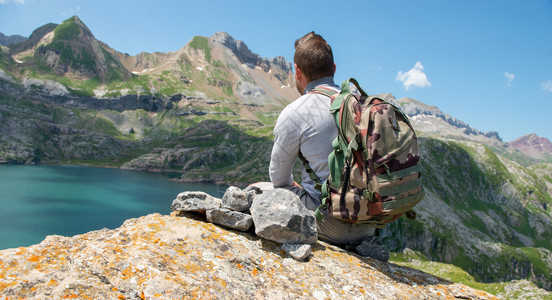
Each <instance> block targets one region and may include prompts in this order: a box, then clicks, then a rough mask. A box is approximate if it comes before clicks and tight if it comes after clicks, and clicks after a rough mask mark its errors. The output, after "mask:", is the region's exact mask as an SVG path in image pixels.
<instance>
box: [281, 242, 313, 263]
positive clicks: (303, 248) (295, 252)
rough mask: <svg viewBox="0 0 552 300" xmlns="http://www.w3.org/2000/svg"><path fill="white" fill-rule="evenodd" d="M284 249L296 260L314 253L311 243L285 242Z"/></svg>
mask: <svg viewBox="0 0 552 300" xmlns="http://www.w3.org/2000/svg"><path fill="white" fill-rule="evenodd" d="M282 250H284V251H285V252H286V253H287V254H288V255H289V256H291V257H293V258H294V259H296V260H299V261H303V260H305V259H307V258H308V257H309V256H310V255H311V254H312V246H311V245H309V244H289V243H286V244H283V245H282Z"/></svg>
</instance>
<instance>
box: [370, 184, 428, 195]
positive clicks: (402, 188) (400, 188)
mask: <svg viewBox="0 0 552 300" xmlns="http://www.w3.org/2000/svg"><path fill="white" fill-rule="evenodd" d="M418 186H420V182H419V181H418V180H412V181H409V182H405V183H403V184H400V185H395V186H390V187H385V188H380V195H381V196H382V197H383V196H389V195H398V194H402V193H404V192H408V191H410V190H411V189H414V188H416V187H418Z"/></svg>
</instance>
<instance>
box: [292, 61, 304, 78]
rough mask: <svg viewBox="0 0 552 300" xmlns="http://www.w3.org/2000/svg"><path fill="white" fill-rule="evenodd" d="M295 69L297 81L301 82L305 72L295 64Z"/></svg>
mask: <svg viewBox="0 0 552 300" xmlns="http://www.w3.org/2000/svg"><path fill="white" fill-rule="evenodd" d="M293 67H294V68H295V79H296V80H300V79H301V78H303V71H301V69H299V67H297V64H293Z"/></svg>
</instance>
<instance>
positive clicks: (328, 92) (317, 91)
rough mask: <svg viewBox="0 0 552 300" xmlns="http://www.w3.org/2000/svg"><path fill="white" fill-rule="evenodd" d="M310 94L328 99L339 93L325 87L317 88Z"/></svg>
mask: <svg viewBox="0 0 552 300" xmlns="http://www.w3.org/2000/svg"><path fill="white" fill-rule="evenodd" d="M309 94H321V95H324V96H326V97H328V98H332V97H333V96H334V95H336V94H338V92H336V91H334V90H332V89H331V88H328V87H323V86H317V87H315V88H314V89H312V90H311V91H310V92H309Z"/></svg>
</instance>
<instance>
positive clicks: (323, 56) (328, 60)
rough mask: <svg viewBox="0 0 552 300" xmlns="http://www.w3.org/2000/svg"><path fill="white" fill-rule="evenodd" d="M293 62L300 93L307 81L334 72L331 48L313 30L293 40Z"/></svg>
mask: <svg viewBox="0 0 552 300" xmlns="http://www.w3.org/2000/svg"><path fill="white" fill-rule="evenodd" d="M293 62H294V64H295V79H296V84H297V90H299V92H300V93H301V94H303V91H304V90H305V87H306V86H307V84H308V83H309V82H311V81H313V80H316V79H318V78H321V77H325V76H333V75H334V73H335V64H334V59H333V53H332V48H331V47H330V45H329V44H328V43H327V42H326V40H324V38H323V37H322V36H320V35H319V34H316V33H314V31H312V32H309V33H307V34H306V35H305V36H303V37H302V38H300V39H298V40H296V41H295V55H294V56H293Z"/></svg>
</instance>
